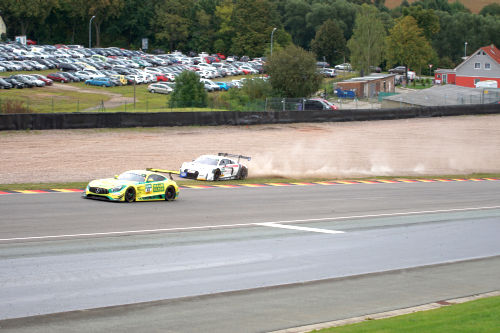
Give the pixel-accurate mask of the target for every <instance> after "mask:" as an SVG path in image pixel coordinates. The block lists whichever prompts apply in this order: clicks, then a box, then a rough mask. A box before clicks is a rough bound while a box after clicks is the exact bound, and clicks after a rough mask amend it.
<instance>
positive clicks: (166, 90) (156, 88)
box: [148, 83, 174, 94]
mask: <svg viewBox="0 0 500 333" xmlns="http://www.w3.org/2000/svg"><path fill="white" fill-rule="evenodd" d="M148 91H149V92H150V93H152V94H155V93H159V94H170V93H171V92H172V91H174V90H173V89H172V88H170V87H169V86H168V85H166V84H163V83H152V84H150V85H149V86H148Z"/></svg>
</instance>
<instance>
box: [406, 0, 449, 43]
mask: <svg viewBox="0 0 500 333" xmlns="http://www.w3.org/2000/svg"><path fill="white" fill-rule="evenodd" d="M403 15H404V16H407V15H410V16H413V18H414V19H415V20H417V24H418V26H419V27H420V28H422V30H423V31H424V36H425V37H426V38H427V39H428V40H430V39H431V37H432V36H433V35H435V34H436V33H438V32H439V29H440V26H439V17H438V16H437V15H436V13H435V12H434V9H423V8H422V6H411V7H408V8H404V9H403Z"/></svg>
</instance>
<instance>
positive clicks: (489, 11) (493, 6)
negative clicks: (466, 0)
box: [479, 3, 500, 16]
mask: <svg viewBox="0 0 500 333" xmlns="http://www.w3.org/2000/svg"><path fill="white" fill-rule="evenodd" d="M479 15H483V16H487V15H492V16H500V4H498V3H490V4H489V5H486V6H484V7H483V9H481V11H480V12H479Z"/></svg>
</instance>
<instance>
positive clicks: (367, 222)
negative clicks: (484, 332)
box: [0, 181, 500, 332]
mask: <svg viewBox="0 0 500 333" xmlns="http://www.w3.org/2000/svg"><path fill="white" fill-rule="evenodd" d="M499 185H500V182H498V181H490V182H486V181H484V182H450V183H413V184H372V185H335V186H321V185H316V186H291V187H269V188H237V189H222V188H218V189H204V190H184V191H182V194H181V195H182V196H181V198H180V200H179V201H177V202H155V203H134V204H114V203H106V202H100V201H90V200H83V199H80V198H79V195H78V194H60V193H58V194H41V195H5V196H0V216H2V219H1V222H0V226H1V229H0V239H1V240H0V299H2V302H1V303H0V318H1V319H7V318H19V317H26V316H33V315H38V314H50V313H56V312H64V311H71V310H81V309H89V308H99V307H105V306H118V307H114V308H109V309H106V310H94V311H91V312H88V311H86V312H85V315H83V314H82V313H81V312H77V313H76V314H75V313H70V314H67V315H66V316H65V315H57V316H48V317H47V316H45V317H42V319H40V318H38V322H37V319H30V320H28V319H20V320H10V321H9V320H7V321H3V322H1V321H0V327H4V328H5V327H7V328H8V327H11V328H12V329H14V328H16V329H17V330H22V329H24V328H26V327H28V326H29V325H30V324H29V323H34V322H36V325H37V326H38V327H44V326H43V325H42V324H41V322H43V323H44V325H48V326H46V328H50V330H54V329H55V327H57V326H58V323H59V324H61V322H67V321H70V322H71V325H76V326H77V325H78V323H80V321H81V320H84V321H86V322H89V320H90V321H91V322H92V323H94V324H95V325H96V329H97V330H101V329H102V330H104V329H105V327H107V325H110V323H112V322H114V321H119V322H120V323H122V324H124V325H128V326H123V327H122V328H123V329H127V328H128V329H132V327H133V326H134V325H139V323H142V324H140V325H143V327H149V329H150V330H153V329H154V328H155V326H154V325H153V324H151V321H148V322H149V324H146V321H144V318H149V319H152V320H153V322H158V323H159V322H161V323H162V324H161V325H162V326H161V327H163V328H169V329H172V331H176V332H177V331H179V332H184V331H186V332H191V331H192V332H195V331H200V330H203V328H207V325H209V326H210V325H212V326H211V327H213V330H212V331H221V332H231V331H233V332H234V331H235V326H234V325H236V323H239V324H240V325H243V326H244V327H240V328H239V329H236V331H242V332H243V331H248V332H258V331H266V330H274V329H280V328H286V327H290V326H296V325H304V324H310V323H314V322H320V321H329V320H333V319H339V318H344V317H349V316H350V315H359V314H362V313H367V312H368V313H369V312H378V311H382V310H388V309H391V308H394V307H397V306H410V305H415V304H420V303H421V302H425V301H435V300H436V298H435V297H438V299H443V298H450V297H456V296H464V295H469V294H474V293H479V292H486V291H491V290H495V289H500V282H499V279H497V278H496V277H498V274H499V273H500V272H498V271H500V268H498V267H499V265H498V263H499V259H498V256H499V255H500V242H498V239H500V186H499ZM229 226H233V227H229ZM492 263H493V264H492ZM471 270H472V272H474V274H471ZM381 272H385V273H381ZM373 273H378V274H376V275H373ZM354 276H356V277H355V278H352V277H354ZM314 281H317V282H314ZM357 284H358V285H357ZM283 285H286V287H279V288H276V286H283ZM262 287H266V288H264V289H262ZM330 288H334V289H330ZM241 290H245V291H241ZM331 290H336V293H335V296H334V297H333V298H334V299H332V298H331V297H329V298H328V299H326V298H325V297H324V296H321V293H324V294H325V295H326V294H328V295H331ZM360 290H363V293H362V295H360V294H358V291H360ZM235 292H236V293H235ZM200 295H207V296H204V297H199V296H200ZM210 295H212V296H210ZM269 295H275V296H276V297H273V298H270V297H269ZM370 295H371V297H375V298H376V299H372V298H369V297H368V296H370ZM375 295H377V296H375ZM193 296H195V298H192V297H193ZM181 297H191V298H183V299H179V298H181ZM360 299H364V301H363V302H362V303H360ZM166 300H171V301H166ZM221 300H224V302H223V301H221ZM249 300H252V302H254V304H255V305H256V306H258V311H261V312H260V315H256V316H245V314H249V313H253V312H255V311H256V310H255V309H254V310H250V308H251V307H249V306H248V305H245V304H248V301H249ZM283 300H287V301H288V302H287V303H286V304H287V305H284V304H283V303H281V302H282V301H283ZM301 300H304V302H305V303H304V304H301V303H302V301H301ZM151 301H156V302H151ZM294 301H295V302H297V304H291V303H293V302H294ZM139 302H144V303H142V304H138V305H129V306H125V307H123V306H122V307H120V306H119V305H122V304H133V303H139ZM212 302H213V304H212V305H213V307H212V306H211V305H207V304H210V303H212ZM227 302H229V303H230V304H231V306H228V303H227ZM233 302H234V304H233ZM188 303H189V304H190V306H189V309H188V308H186V307H185V306H186V304H188ZM339 303H341V304H342V309H341V311H339V310H338V306H339ZM202 304H205V305H206V306H209V307H210V310H211V311H208V312H207V309H206V308H204V307H202V306H201V305H202ZM278 304H280V305H279V306H278V307H277V305H278ZM321 305H322V306H323V307H326V308H323V307H321ZM367 305H371V306H367ZM297 306H298V307H299V308H301V311H300V313H301V315H297ZM330 307H331V308H332V309H336V310H335V313H331V312H329V311H328V310H327V309H329V308H330ZM232 308H234V309H240V310H242V311H243V312H244V313H243V314H242V313H238V314H234V316H233V317H231V318H239V321H237V322H235V321H234V320H228V319H227V318H228V316H229V315H228V312H231V309H232ZM319 308H323V310H319ZM196 309H199V312H197V313H193V311H195V310H196ZM266 309H267V310H266ZM167 310H168V313H169V316H166V315H165V313H163V311H167ZM137 311H140V313H141V315H140V316H139V315H138V313H139V312H137ZM360 311H365V312H361V313H360ZM213 312H215V314H214V313H213ZM161 313H163V316H162V315H160V314H161ZM263 313H268V314H273V315H269V316H268V318H267V319H264V318H262V315H263ZM170 315H171V316H170ZM68 316H69V317H68ZM82 316H83V317H82ZM85 316H87V317H85ZM136 316H137V317H136ZM155 316H156V317H155ZM193 316H194V317H196V319H193ZM214 316H215V317H214ZM339 316H340V317H339ZM84 317H85V318H84ZM96 317H99V318H96ZM124 317H126V318H129V319H128V320H124ZM89 318H90V319H89ZM105 318H108V320H105ZM132 318H135V320H133V319H132ZM140 318H143V319H142V321H141V319H140ZM155 318H156V319H155ZM160 318H163V319H160ZM167 318H168V320H167ZM252 318H253V319H252ZM257 318H258V320H257ZM40 320H41V322H40ZM127 323H128V324H127ZM115 324H116V322H115ZM26 325H28V326H26ZM40 325H42V326H40ZM151 325H153V326H151ZM76 326H75V327H76ZM115 327H116V326H115ZM156 329H159V327H156Z"/></svg>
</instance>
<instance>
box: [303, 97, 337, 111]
mask: <svg viewBox="0 0 500 333" xmlns="http://www.w3.org/2000/svg"><path fill="white" fill-rule="evenodd" d="M304 110H337V107H336V106H335V105H334V104H333V103H331V102H329V101H327V100H326V99H323V98H310V99H306V100H305V101H304Z"/></svg>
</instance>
